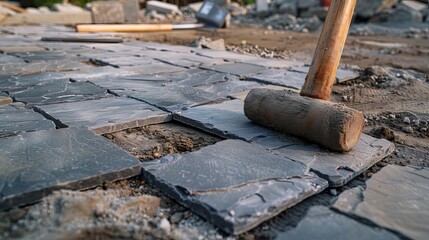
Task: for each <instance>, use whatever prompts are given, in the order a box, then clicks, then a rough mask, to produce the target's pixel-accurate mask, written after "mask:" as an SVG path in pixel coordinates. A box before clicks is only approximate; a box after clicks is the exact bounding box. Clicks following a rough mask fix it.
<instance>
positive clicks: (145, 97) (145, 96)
mask: <svg viewBox="0 0 429 240" xmlns="http://www.w3.org/2000/svg"><path fill="white" fill-rule="evenodd" d="M113 92H114V93H116V94H119V95H121V96H129V97H132V98H135V99H138V100H141V101H144V102H147V103H149V104H151V105H154V106H156V107H158V108H161V109H164V110H167V111H178V110H181V109H186V108H188V107H192V106H197V105H200V104H204V103H208V102H212V101H217V100H219V99H220V98H221V97H219V96H217V95H215V94H212V93H209V92H206V91H203V90H200V89H196V88H190V87H183V86H175V85H167V86H151V85H145V86H144V88H143V89H139V90H138V91H129V90H125V91H124V90H122V91H121V90H113Z"/></svg>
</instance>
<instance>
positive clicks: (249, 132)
mask: <svg viewBox="0 0 429 240" xmlns="http://www.w3.org/2000/svg"><path fill="white" fill-rule="evenodd" d="M243 106H244V103H243V102H242V101H241V100H232V101H225V102H222V103H219V104H211V105H203V106H198V107H194V108H190V109H187V110H183V111H180V112H176V113H175V114H174V116H173V119H175V120H177V121H179V122H182V123H185V124H188V125H191V126H193V127H196V128H199V129H201V130H204V131H207V132H210V133H212V134H215V135H218V136H221V137H225V138H237V139H243V140H245V141H249V142H254V143H255V144H257V145H260V146H263V147H264V148H266V149H268V150H269V151H270V152H271V153H273V154H276V155H279V156H281V157H284V158H287V159H292V160H294V161H299V162H301V163H303V164H306V165H308V166H309V167H311V169H312V170H313V171H314V172H316V173H317V174H319V175H320V176H321V177H323V178H325V179H326V180H328V181H329V184H330V186H331V187H338V186H342V185H344V184H346V183H347V182H349V181H350V180H351V179H353V178H354V177H356V176H357V175H359V174H361V173H362V172H363V171H365V170H366V169H368V168H370V167H371V166H372V165H374V164H375V163H377V162H378V161H380V160H381V159H383V158H384V157H386V156H387V155H389V154H390V153H392V152H393V150H394V145H393V144H392V143H390V142H389V141H387V140H383V139H376V138H373V137H370V136H368V135H365V134H363V135H362V137H361V139H360V141H359V143H358V144H357V146H356V147H355V148H354V149H353V150H352V151H350V152H348V153H337V152H331V151H328V150H326V149H324V148H320V147H318V146H317V145H314V144H310V143H308V142H305V141H302V140H300V139H297V138H295V137H291V136H286V135H281V134H279V133H276V132H274V131H271V130H270V129H267V128H265V127H262V126H260V125H257V124H255V123H253V122H252V121H250V120H249V119H248V118H247V117H246V116H245V115H244V111H243Z"/></svg>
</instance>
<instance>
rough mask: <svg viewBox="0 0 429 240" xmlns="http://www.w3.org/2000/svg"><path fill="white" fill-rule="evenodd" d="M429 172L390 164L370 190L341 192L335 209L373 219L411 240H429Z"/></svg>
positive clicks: (374, 178)
mask: <svg viewBox="0 0 429 240" xmlns="http://www.w3.org/2000/svg"><path fill="white" fill-rule="evenodd" d="M428 199H429V169H428V168H421V167H414V166H407V167H401V166H394V165H388V166H386V167H384V168H382V169H381V170H380V171H379V172H378V173H376V174H374V175H373V176H372V177H371V178H370V179H369V180H368V181H367V182H366V189H363V188H354V189H351V190H348V191H345V192H343V193H341V195H340V196H339V197H338V200H337V202H336V203H335V204H334V206H333V207H334V208H335V209H337V210H339V211H342V212H345V213H347V214H353V215H355V216H358V217H361V218H364V219H367V220H370V221H371V222H373V223H375V224H377V225H379V226H381V227H384V228H387V229H390V230H393V231H395V232H398V233H400V234H402V235H404V236H406V237H408V238H410V239H418V240H424V239H428V236H429V226H428V224H427V220H428V219H429V205H428V204H427V203H428Z"/></svg>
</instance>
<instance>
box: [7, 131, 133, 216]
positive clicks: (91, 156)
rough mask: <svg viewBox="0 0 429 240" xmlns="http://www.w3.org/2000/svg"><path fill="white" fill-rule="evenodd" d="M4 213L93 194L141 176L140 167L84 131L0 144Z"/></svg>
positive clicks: (47, 133)
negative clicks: (72, 194)
mask: <svg viewBox="0 0 429 240" xmlns="http://www.w3.org/2000/svg"><path fill="white" fill-rule="evenodd" d="M0 149H1V151H0V168H1V169H8V171H2V172H1V173H0V209H8V208H12V207H16V206H21V205H25V204H30V203H34V202H36V201H38V200H40V199H41V198H42V197H44V196H46V195H48V194H50V193H51V192H52V191H55V190H59V189H73V190H82V189H88V188H92V187H95V186H99V185H101V184H103V182H110V181H115V180H119V179H125V178H129V177H133V176H136V175H138V174H140V172H141V170H140V163H139V161H138V160H137V159H135V158H134V157H132V156H130V155H129V154H127V153H126V152H124V151H123V150H121V149H119V148H117V147H116V146H114V145H113V144H112V143H110V142H109V141H108V140H107V139H105V138H103V137H100V136H97V135H95V134H94V133H92V132H91V131H89V130H86V129H83V128H68V129H57V130H44V131H37V132H30V133H23V134H20V135H19V136H14V137H7V138H0Z"/></svg>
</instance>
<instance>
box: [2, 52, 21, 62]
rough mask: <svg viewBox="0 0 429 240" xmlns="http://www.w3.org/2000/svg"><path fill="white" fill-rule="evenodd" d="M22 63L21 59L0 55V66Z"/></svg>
mask: <svg viewBox="0 0 429 240" xmlns="http://www.w3.org/2000/svg"><path fill="white" fill-rule="evenodd" d="M19 62H21V63H22V62H24V60H23V59H21V58H18V57H15V56H12V55H6V54H0V64H3V63H19Z"/></svg>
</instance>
